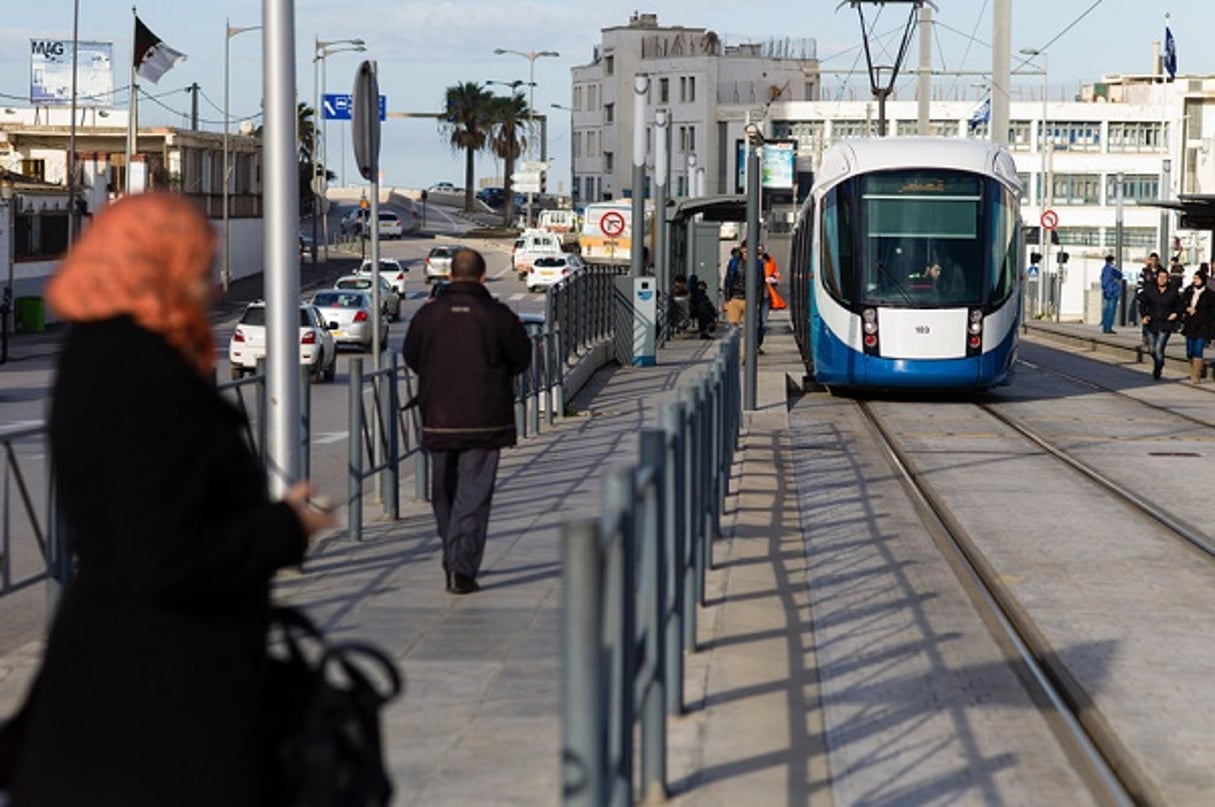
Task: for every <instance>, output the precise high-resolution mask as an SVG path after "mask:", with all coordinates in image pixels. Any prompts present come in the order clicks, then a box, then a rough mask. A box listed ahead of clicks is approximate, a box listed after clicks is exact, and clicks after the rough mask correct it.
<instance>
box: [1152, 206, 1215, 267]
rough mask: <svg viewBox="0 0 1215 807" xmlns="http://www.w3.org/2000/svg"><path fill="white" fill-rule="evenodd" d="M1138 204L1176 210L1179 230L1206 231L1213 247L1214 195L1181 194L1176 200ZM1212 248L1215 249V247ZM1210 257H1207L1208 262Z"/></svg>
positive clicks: (1214, 237) (1214, 232)
mask: <svg viewBox="0 0 1215 807" xmlns="http://www.w3.org/2000/svg"><path fill="white" fill-rule="evenodd" d="M1140 204H1143V205H1149V206H1151V207H1161V208H1165V209H1166V210H1176V211H1177V212H1178V213H1179V214H1180V217H1179V220H1178V222H1177V226H1178V228H1179V229H1182V230H1206V231H1207V232H1208V233H1210V234H1211V243H1212V244H1213V245H1215V195H1212V194H1185V193H1183V194H1180V195H1179V196H1178V197H1177V199H1176V200H1172V199H1162V200H1159V201H1145V202H1140ZM1212 248H1213V249H1215V246H1213V247H1212ZM1211 257H1212V256H1208V260H1209V259H1210V258H1211Z"/></svg>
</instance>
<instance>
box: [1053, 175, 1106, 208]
mask: <svg viewBox="0 0 1215 807" xmlns="http://www.w3.org/2000/svg"><path fill="white" fill-rule="evenodd" d="M1051 196H1052V202H1053V204H1056V205H1099V204H1101V177H1100V176H1099V175H1098V174H1055V176H1054V178H1053V179H1052V180H1051Z"/></svg>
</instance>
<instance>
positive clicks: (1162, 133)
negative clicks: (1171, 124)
mask: <svg viewBox="0 0 1215 807" xmlns="http://www.w3.org/2000/svg"><path fill="white" fill-rule="evenodd" d="M1167 127H1168V124H1165V123H1159V122H1156V121H1135V122H1133V121H1127V122H1123V123H1114V122H1111V123H1110V131H1109V140H1108V145H1109V150H1110V151H1163V150H1164V149H1165V148H1166V147H1167V145H1168V143H1167V140H1168V136H1167V135H1168V128H1167Z"/></svg>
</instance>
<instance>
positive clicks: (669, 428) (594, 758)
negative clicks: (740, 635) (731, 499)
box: [562, 329, 742, 807]
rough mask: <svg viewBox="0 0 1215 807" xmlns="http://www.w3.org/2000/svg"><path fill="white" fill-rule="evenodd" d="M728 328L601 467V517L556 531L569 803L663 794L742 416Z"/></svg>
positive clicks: (603, 806)
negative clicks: (623, 449) (690, 376)
mask: <svg viewBox="0 0 1215 807" xmlns="http://www.w3.org/2000/svg"><path fill="white" fill-rule="evenodd" d="M738 333H739V332H738V330H737V329H734V330H731V332H730V333H729V334H728V335H727V336H726V337H725V338H724V339H723V340H722V342H721V347H720V349H719V352H718V355H717V357H716V358H715V360H714V362H713V366H712V369H711V370H710V372H709V373H708V374H706V375H705V376H704V377H702V378H701V379H700V380H699V381H698V382H697V383H696V384H694V385H692V386H691V387H690V388H686V387H685V388H684V389H682V390H681V391H680V395H679V399H678V400H677V401H676V402H673V403H669V404H666V405H665V406H664V407H663V408H662V413H661V428H657V429H654V428H649V429H643V430H642V433H641V438H640V439H641V456H640V460H639V462H638V463H637V464H636V465H633V466H627V467H615V468H612V469H611V470H610V471H609V472H608V474H607V476H606V478H605V481H604V491H603V498H602V502H603V513H602V515H601V517H600V519H599V520H598V521H578V522H570V523H567V524H566V525H565V527H564V529H563V535H562V568H563V575H564V578H563V587H562V588H563V591H562V605H563V624H562V634H563V644H564V654H565V655H564V670H563V696H562V736H563V753H562V757H563V759H562V763H563V791H562V803H563V804H564V805H567V806H568V807H574V806H575V805H576V806H577V807H607V805H612V807H619V806H620V805H630V804H632V803H633V801H634V799H635V798H637V797H638V796H640V797H641V798H644V799H645V800H646V801H650V802H653V801H659V800H661V799H663V798H665V796H666V794H667V782H666V718H667V716H668V715H678V714H681V713H682V712H683V709H684V704H683V677H684V670H683V659H684V654H685V652H691V651H694V650H695V649H696V607H697V605H698V604H699V605H704V591H705V575H706V573H707V571H708V568H709V565H710V561H711V553H712V540H713V539H714V538H715V537H717V536H718V535H720V532H721V516H722V507H723V504H724V500H725V496H726V493H727V490H728V487H729V474H730V467H731V465H732V463H733V460H734V449H735V446H736V444H737V440H738V434H739V431H740V428H741V424H742V394H741V393H742V391H741V385H740V378H741V376H740V372H739V337H738ZM638 728H639V729H640V730H639V731H638ZM638 738H639V740H640V744H639V745H638ZM635 760H637V761H640V772H639V773H638V772H636V771H635V770H634V767H635Z"/></svg>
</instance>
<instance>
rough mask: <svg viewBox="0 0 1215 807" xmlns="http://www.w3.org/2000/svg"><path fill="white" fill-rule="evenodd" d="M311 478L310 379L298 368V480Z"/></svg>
mask: <svg viewBox="0 0 1215 807" xmlns="http://www.w3.org/2000/svg"><path fill="white" fill-rule="evenodd" d="M311 476H312V377H311V376H310V374H309V373H308V368H307V367H301V368H300V478H301V479H308V478H310V477H311Z"/></svg>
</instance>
